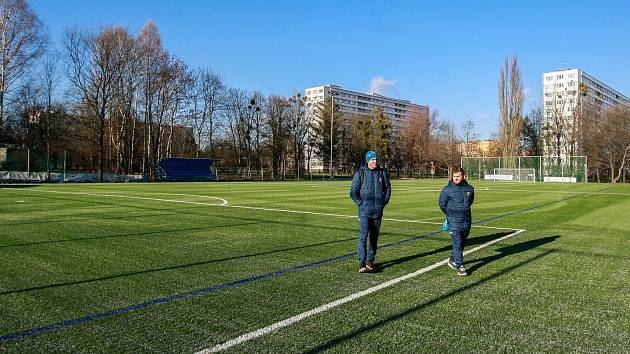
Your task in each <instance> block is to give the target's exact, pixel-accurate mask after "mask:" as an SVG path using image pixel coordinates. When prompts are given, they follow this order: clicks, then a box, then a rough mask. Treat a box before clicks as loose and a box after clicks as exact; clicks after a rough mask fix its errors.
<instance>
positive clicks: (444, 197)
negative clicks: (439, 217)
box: [440, 166, 475, 275]
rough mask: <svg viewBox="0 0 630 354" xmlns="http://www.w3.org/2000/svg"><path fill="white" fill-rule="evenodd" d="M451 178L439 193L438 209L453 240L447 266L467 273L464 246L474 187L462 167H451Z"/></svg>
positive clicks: (470, 218)
mask: <svg viewBox="0 0 630 354" xmlns="http://www.w3.org/2000/svg"><path fill="white" fill-rule="evenodd" d="M452 176H453V177H452V179H451V180H450V181H448V184H447V185H446V186H445V187H444V188H443V189H442V193H440V209H442V212H443V213H444V214H446V220H447V222H448V233H449V234H450V235H451V241H452V242H453V254H452V256H451V258H450V259H449V260H448V263H447V264H448V266H449V267H451V268H453V269H455V270H456V271H457V274H459V275H468V273H467V272H466V268H465V267H464V255H463V252H464V246H465V245H466V240H467V239H468V235H469V234H470V225H471V223H472V217H471V213H470V206H471V205H472V204H473V201H474V200H475V189H474V188H473V186H471V185H470V184H468V182H466V180H465V179H464V169H463V168H460V167H459V166H454V167H453V175H452Z"/></svg>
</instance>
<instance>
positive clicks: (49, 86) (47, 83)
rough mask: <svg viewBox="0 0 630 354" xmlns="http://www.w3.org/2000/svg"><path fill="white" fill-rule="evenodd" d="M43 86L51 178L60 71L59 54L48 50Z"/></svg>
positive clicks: (47, 160) (43, 72) (47, 153)
mask: <svg viewBox="0 0 630 354" xmlns="http://www.w3.org/2000/svg"><path fill="white" fill-rule="evenodd" d="M40 80H41V86H42V93H43V95H44V102H45V112H44V134H45V140H46V179H47V180H50V140H51V136H50V134H51V125H52V124H53V122H52V117H53V115H54V113H55V112H54V111H53V97H54V94H55V88H56V86H57V85H58V83H59V72H58V70H57V56H56V55H55V53H52V52H48V53H47V55H46V58H45V59H44V61H43V63H42V71H41V79H40Z"/></svg>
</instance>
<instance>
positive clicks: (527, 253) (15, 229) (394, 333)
mask: <svg viewBox="0 0 630 354" xmlns="http://www.w3.org/2000/svg"><path fill="white" fill-rule="evenodd" d="M470 182H471V183H472V184H473V185H474V186H475V188H476V196H475V204H474V206H473V221H474V222H476V223H475V225H474V226H473V230H472V232H471V236H470V239H469V243H468V245H467V247H466V249H467V250H473V249H475V248H477V247H482V248H478V249H475V250H474V252H473V253H470V254H468V255H466V256H465V259H466V264H467V269H468V270H469V273H470V275H469V276H467V277H460V276H457V275H456V273H455V271H453V270H452V269H450V268H448V267H446V266H445V265H443V262H444V260H445V259H446V258H447V257H448V256H449V254H450V239H449V237H448V234H446V233H443V232H439V230H440V224H441V222H442V221H443V220H444V218H443V216H442V215H441V212H440V210H439V208H438V207H437V199H438V195H439V191H440V188H441V187H442V186H443V185H444V184H445V183H446V180H434V181H428V180H394V181H393V182H392V188H393V193H392V198H391V201H390V204H389V205H388V206H387V208H386V209H385V216H384V217H385V220H384V221H383V224H382V227H381V236H380V238H379V244H380V245H381V246H383V247H381V248H380V249H379V252H378V254H377V263H378V264H380V265H381V268H380V269H379V271H378V272H375V273H370V274H359V273H358V272H357V260H356V255H355V254H354V252H356V240H357V234H358V222H357V219H356V207H355V205H354V204H353V203H352V201H351V200H350V198H349V196H348V189H349V186H350V181H335V182H322V181H319V182H277V183H276V182H269V183H245V182H243V183H167V184H157V183H156V184H74V185H42V186H33V185H30V186H10V185H3V186H0V260H1V264H2V267H1V268H0V353H5V352H6V353H30V352H33V353H50V352H73V353H77V352H87V353H140V352H151V353H154V352H176V353H187V352H191V353H192V352H198V351H202V350H208V349H220V348H225V352H245V353H279V352H290V353H295V352H308V353H315V352H335V353H336V352H343V353H397V352H405V353H417V352H548V353H560V352H601V353H613V352H626V353H627V352H628V351H629V349H628V348H630V346H629V344H628V343H630V262H629V261H630V186H628V185H610V184H542V183H532V184H514V183H490V182H483V181H474V180H473V181H470ZM521 230H524V231H521ZM493 241H496V242H494V243H492V242H493ZM439 262H442V263H439ZM419 270H420V271H419ZM414 272H416V273H414ZM412 273H413V274H412ZM409 274H412V275H409ZM405 276H407V278H401V277H405ZM392 280H393V282H395V284H392V283H391V282H390V283H387V282H388V281H392ZM382 284H386V285H388V284H389V285H391V286H387V287H385V286H386V285H385V286H383V285H382ZM378 286H382V288H380V289H379V288H375V287H378ZM340 299H344V302H343V303H337V302H336V301H337V300H340ZM322 305H327V307H325V308H322V307H321V306H322ZM313 309H316V311H315V312H316V313H314V312H311V313H307V314H311V315H310V316H304V318H303V319H302V317H299V318H298V319H301V320H296V318H295V317H294V316H298V315H303V314H304V313H305V312H307V311H310V310H313ZM291 318H293V319H294V320H295V321H293V322H291V321H289V322H282V321H285V320H287V319H291ZM274 324H276V325H278V328H277V329H276V330H270V331H266V330H264V329H265V328H266V327H267V329H269V328H268V326H271V325H274ZM261 329H263V330H262V331H259V332H255V331H257V330H261ZM252 333H253V334H252ZM248 334H251V335H250V336H249V337H248V338H251V339H249V340H244V341H242V342H241V340H240V339H239V338H242V337H240V336H242V335H248ZM234 339H237V341H236V342H230V341H231V340H234ZM226 342H227V343H228V344H227V345H226V346H223V347H221V345H222V344H225V343H226ZM230 345H232V346H230Z"/></svg>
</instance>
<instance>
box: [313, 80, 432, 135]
mask: <svg viewBox="0 0 630 354" xmlns="http://www.w3.org/2000/svg"><path fill="white" fill-rule="evenodd" d="M304 93H305V97H306V101H307V102H308V103H311V106H314V104H316V103H318V102H323V101H324V100H325V99H326V98H328V97H330V96H331V94H332V95H333V97H334V103H335V106H338V107H339V111H340V112H342V113H343V115H344V118H346V119H351V118H353V117H355V116H370V115H372V113H373V112H374V110H375V109H376V107H378V106H380V107H383V111H384V112H385V114H386V115H387V117H389V119H390V121H391V122H392V127H393V129H394V131H398V130H400V128H401V127H402V126H404V124H405V123H406V122H408V121H409V120H411V117H412V114H414V113H418V114H420V115H421V116H426V119H429V107H428V106H422V105H419V104H416V103H412V102H410V101H407V100H401V99H398V98H391V97H387V96H383V95H379V94H376V93H361V92H356V91H350V90H346V89H343V88H341V87H340V86H336V85H324V86H317V87H311V88H307V89H306V90H305V91H304Z"/></svg>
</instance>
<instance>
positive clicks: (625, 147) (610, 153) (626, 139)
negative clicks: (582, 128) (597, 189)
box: [586, 104, 630, 183]
mask: <svg viewBox="0 0 630 354" xmlns="http://www.w3.org/2000/svg"><path fill="white" fill-rule="evenodd" d="M586 132H587V134H588V138H587V140H589V141H592V143H589V144H588V145H586V148H587V153H588V154H589V155H588V156H589V162H590V164H595V165H596V166H597V167H596V168H597V179H598V181H599V178H600V176H599V174H600V171H599V168H600V167H603V169H604V170H606V172H607V174H608V176H609V178H610V181H611V182H612V183H617V182H619V180H620V179H621V178H622V176H623V175H624V170H625V169H626V167H627V166H628V159H629V157H630V106H629V105H627V104H619V105H616V106H614V107H612V108H610V109H608V110H606V111H604V112H603V113H601V114H591V115H590V119H589V121H588V124H586Z"/></svg>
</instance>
